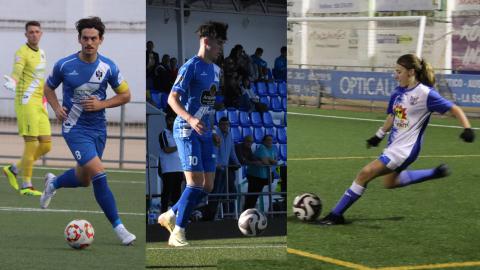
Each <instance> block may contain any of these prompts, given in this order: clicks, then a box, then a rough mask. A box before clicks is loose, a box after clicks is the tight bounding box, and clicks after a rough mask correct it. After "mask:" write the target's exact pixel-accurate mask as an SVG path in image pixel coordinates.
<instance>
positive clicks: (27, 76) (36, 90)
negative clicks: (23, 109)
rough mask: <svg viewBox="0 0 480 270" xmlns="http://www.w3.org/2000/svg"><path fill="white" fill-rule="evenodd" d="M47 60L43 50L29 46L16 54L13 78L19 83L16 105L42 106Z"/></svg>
mask: <svg viewBox="0 0 480 270" xmlns="http://www.w3.org/2000/svg"><path fill="white" fill-rule="evenodd" d="M46 66H47V58H46V56H45V52H44V51H43V50H42V49H40V48H39V49H38V50H34V49H32V48H31V47H29V46H28V45H27V44H25V45H23V46H22V47H20V49H18V51H17V52H16V53H15V62H14V64H13V72H12V77H13V78H14V79H15V81H17V88H16V94H15V105H16V106H17V105H21V104H22V105H27V104H28V105H30V104H32V105H41V104H42V98H43V84H44V82H45V69H46Z"/></svg>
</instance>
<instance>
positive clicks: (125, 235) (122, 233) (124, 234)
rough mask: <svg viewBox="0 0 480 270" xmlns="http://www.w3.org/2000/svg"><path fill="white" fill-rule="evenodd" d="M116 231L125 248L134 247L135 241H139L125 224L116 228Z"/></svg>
mask: <svg viewBox="0 0 480 270" xmlns="http://www.w3.org/2000/svg"><path fill="white" fill-rule="evenodd" d="M114 231H115V233H116V234H117V236H118V238H120V240H121V241H122V245H124V246H131V245H133V242H134V241H135V239H137V237H136V236H135V235H134V234H133V233H131V232H129V231H128V230H127V228H125V226H123V224H120V225H118V226H117V227H115V229H114Z"/></svg>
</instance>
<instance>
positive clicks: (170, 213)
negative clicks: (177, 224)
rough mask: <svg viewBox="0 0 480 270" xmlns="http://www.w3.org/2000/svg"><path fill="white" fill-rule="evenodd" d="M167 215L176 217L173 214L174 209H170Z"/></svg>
mask: <svg viewBox="0 0 480 270" xmlns="http://www.w3.org/2000/svg"><path fill="white" fill-rule="evenodd" d="M167 214H168V215H169V216H175V213H174V212H173V210H172V208H170V209H168V211H167Z"/></svg>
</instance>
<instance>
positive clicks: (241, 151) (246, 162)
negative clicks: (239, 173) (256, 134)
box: [235, 135, 263, 177]
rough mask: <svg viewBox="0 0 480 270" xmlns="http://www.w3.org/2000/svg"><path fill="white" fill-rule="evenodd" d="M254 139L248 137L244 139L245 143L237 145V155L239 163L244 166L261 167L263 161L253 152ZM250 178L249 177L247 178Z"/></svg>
mask: <svg viewBox="0 0 480 270" xmlns="http://www.w3.org/2000/svg"><path fill="white" fill-rule="evenodd" d="M252 145H253V137H252V135H247V136H245V138H243V142H242V143H239V144H236V145H235V153H236V154H237V158H238V161H239V162H240V164H241V165H243V166H250V165H257V166H261V165H262V164H263V163H262V161H261V160H260V159H259V158H257V157H256V156H255V154H253V152H252ZM247 177H248V176H247Z"/></svg>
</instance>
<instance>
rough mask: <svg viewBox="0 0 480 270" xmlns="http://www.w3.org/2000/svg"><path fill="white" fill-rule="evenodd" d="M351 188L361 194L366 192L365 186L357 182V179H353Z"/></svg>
mask: <svg viewBox="0 0 480 270" xmlns="http://www.w3.org/2000/svg"><path fill="white" fill-rule="evenodd" d="M350 190H351V191H352V192H354V193H355V194H357V195H359V196H362V194H363V192H365V188H364V187H362V186H360V185H359V184H357V183H355V181H353V183H352V185H351V186H350Z"/></svg>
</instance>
